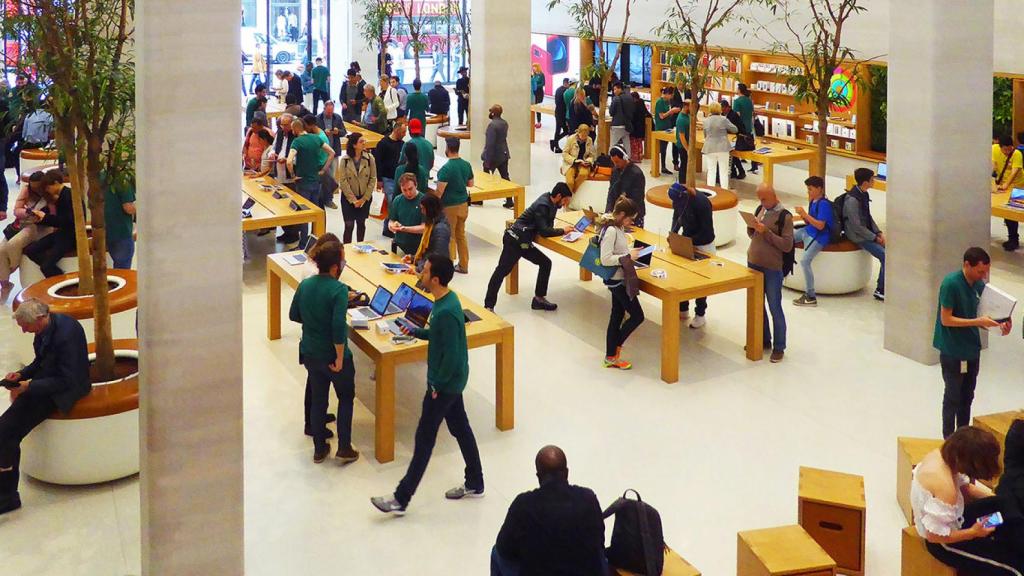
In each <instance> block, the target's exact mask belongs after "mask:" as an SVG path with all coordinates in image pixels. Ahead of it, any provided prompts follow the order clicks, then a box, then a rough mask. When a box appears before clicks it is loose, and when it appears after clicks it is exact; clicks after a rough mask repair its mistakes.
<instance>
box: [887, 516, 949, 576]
mask: <svg viewBox="0 0 1024 576" xmlns="http://www.w3.org/2000/svg"><path fill="white" fill-rule="evenodd" d="M900 557H901V560H900V566H901V567H902V570H901V571H900V574H902V576H957V572H956V570H955V569H953V568H952V567H950V566H946V565H945V564H943V563H942V562H939V561H938V560H936V559H935V557H934V556H932V555H931V553H930V552H928V549H927V548H926V547H925V539H924V538H921V536H920V535H919V534H918V533H917V530H916V529H915V528H914V527H913V526H907V527H906V528H904V529H903V544H902V546H901V553H900Z"/></svg>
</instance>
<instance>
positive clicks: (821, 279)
mask: <svg viewBox="0 0 1024 576" xmlns="http://www.w3.org/2000/svg"><path fill="white" fill-rule="evenodd" d="M799 221H800V218H799V216H796V215H794V222H799ZM794 247H795V248H796V252H795V254H794V255H795V257H796V265H795V266H793V273H792V274H790V275H789V276H786V277H785V278H783V280H782V285H783V286H785V287H786V288H789V289H791V290H799V291H801V292H803V291H804V290H806V289H807V282H806V280H805V279H804V271H803V269H802V268H801V267H800V260H802V259H803V257H804V246H803V243H801V242H797V243H796V244H794ZM812 267H813V268H814V291H815V293H817V294H849V293H851V292H858V291H860V290H863V289H864V288H865V287H866V286H867V285H868V284H869V283H870V282H871V255H870V254H868V253H867V251H865V250H861V249H860V247H859V246H857V245H856V244H854V243H853V242H851V241H849V240H847V239H845V238H844V239H842V240H840V241H839V242H833V243H830V244H829V245H828V246H825V249H824V250H822V251H821V252H820V253H819V254H818V256H817V257H815V259H814V263H813V264H812Z"/></svg>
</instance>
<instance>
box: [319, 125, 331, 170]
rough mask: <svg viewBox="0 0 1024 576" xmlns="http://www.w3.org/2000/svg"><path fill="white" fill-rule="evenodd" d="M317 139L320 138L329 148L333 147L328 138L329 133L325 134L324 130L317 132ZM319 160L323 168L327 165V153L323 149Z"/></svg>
mask: <svg viewBox="0 0 1024 576" xmlns="http://www.w3.org/2000/svg"><path fill="white" fill-rule="evenodd" d="M316 137H317V138H319V139H320V141H321V142H322V143H324V144H327V145H328V146H330V145H331V141H330V140H329V139H328V138H327V133H326V132H324V131H323V130H321V131H319V132H317V133H316ZM317 158H319V159H320V165H321V166H323V165H324V164H326V163H327V151H326V150H324V149H323V148H320V156H318V157H317Z"/></svg>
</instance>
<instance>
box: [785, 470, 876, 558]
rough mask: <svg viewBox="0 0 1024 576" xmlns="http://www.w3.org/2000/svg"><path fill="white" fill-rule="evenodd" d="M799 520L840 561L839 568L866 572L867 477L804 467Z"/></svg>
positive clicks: (801, 477)
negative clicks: (865, 498) (865, 483)
mask: <svg viewBox="0 0 1024 576" xmlns="http://www.w3.org/2000/svg"><path fill="white" fill-rule="evenodd" d="M798 507H799V511H800V512H799V518H800V520H799V522H800V525H801V526H803V527H804V530H806V531H807V533H808V534H810V535H811V537H812V538H814V540H815V541H816V542H817V543H818V544H821V547H822V548H824V549H825V551H826V552H828V554H829V556H831V557H832V558H833V559H835V561H836V571H837V572H841V573H843V574H853V575H855V576H863V574H864V542H865V540H864V531H865V526H866V522H865V512H866V509H867V504H866V503H865V500H864V478H863V477H862V476H855V475H852V474H842V473H840V472H830V471H828V470H818V469H816V468H804V467H802V466H801V467H800V497H799V499H798Z"/></svg>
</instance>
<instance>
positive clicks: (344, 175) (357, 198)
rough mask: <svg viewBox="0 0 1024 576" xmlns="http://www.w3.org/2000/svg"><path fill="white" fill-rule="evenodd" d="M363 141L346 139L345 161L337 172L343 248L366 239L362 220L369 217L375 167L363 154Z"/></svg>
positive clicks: (357, 135) (352, 135)
mask: <svg viewBox="0 0 1024 576" xmlns="http://www.w3.org/2000/svg"><path fill="white" fill-rule="evenodd" d="M365 150H366V139H365V138H363V135H362V134H360V133H359V132H352V133H350V134H349V135H348V143H347V145H346V147H345V157H344V158H342V159H341V165H340V167H339V169H338V173H339V176H340V177H339V178H338V187H339V188H340V189H341V214H342V217H343V218H344V219H345V232H344V237H345V244H348V243H350V242H352V232H353V231H355V232H356V241H357V242H362V241H363V238H365V237H366V219H367V218H368V217H369V216H370V201H371V200H372V199H373V191H374V190H376V189H377V164H376V163H375V161H374V159H373V154H366V153H365Z"/></svg>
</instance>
